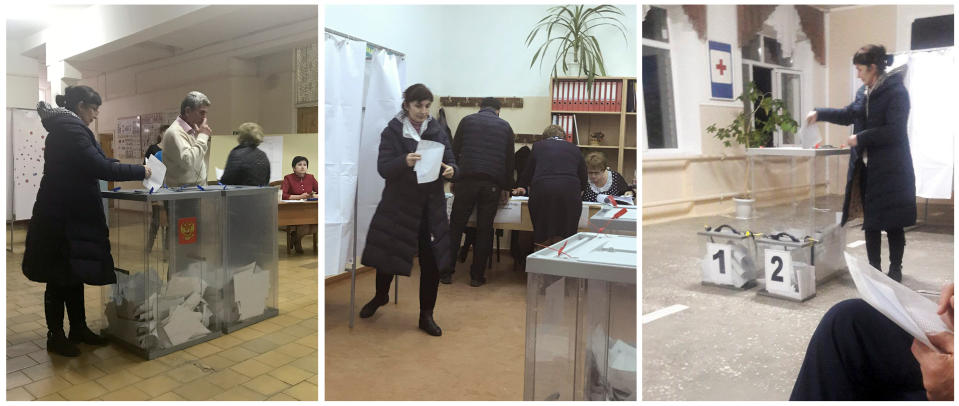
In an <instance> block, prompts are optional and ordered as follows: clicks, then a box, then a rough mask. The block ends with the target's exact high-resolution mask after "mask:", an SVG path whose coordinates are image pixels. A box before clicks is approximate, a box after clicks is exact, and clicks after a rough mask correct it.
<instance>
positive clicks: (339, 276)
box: [325, 266, 375, 285]
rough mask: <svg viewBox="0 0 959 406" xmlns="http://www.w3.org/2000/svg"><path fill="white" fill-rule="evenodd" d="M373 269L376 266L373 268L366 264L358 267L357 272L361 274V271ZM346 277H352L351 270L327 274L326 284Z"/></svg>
mask: <svg viewBox="0 0 959 406" xmlns="http://www.w3.org/2000/svg"><path fill="white" fill-rule="evenodd" d="M373 269H375V268H373V267H371V266H364V267H360V268H356V274H357V275H359V274H361V273H363V272H368V271H372V270H373ZM344 279H350V272H343V273H339V274H336V275H332V276H327V277H326V279H325V281H326V284H327V285H329V284H331V283H336V282H339V281H341V280H344Z"/></svg>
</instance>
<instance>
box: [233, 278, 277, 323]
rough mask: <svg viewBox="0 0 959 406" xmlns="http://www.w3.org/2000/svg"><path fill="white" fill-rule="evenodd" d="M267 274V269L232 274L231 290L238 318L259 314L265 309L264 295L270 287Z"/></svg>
mask: <svg viewBox="0 0 959 406" xmlns="http://www.w3.org/2000/svg"><path fill="white" fill-rule="evenodd" d="M269 276H270V273H269V272H268V271H260V272H254V270H248V271H244V272H239V273H236V274H233V291H234V292H235V293H234V295H235V297H236V303H237V307H238V308H239V313H240V320H246V319H248V318H250V317H253V316H259V315H261V314H263V311H264V310H266V296H267V294H268V293H269V289H270V278H269Z"/></svg>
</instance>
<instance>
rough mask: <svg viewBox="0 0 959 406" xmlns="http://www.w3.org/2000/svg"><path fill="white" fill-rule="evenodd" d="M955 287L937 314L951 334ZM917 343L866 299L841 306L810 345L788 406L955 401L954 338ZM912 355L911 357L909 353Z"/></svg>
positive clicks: (945, 294)
mask: <svg viewBox="0 0 959 406" xmlns="http://www.w3.org/2000/svg"><path fill="white" fill-rule="evenodd" d="M954 286H955V285H953V284H949V285H946V286H945V287H943V289H942V293H941V294H940V296H939V310H938V313H939V315H940V317H941V318H942V320H943V321H944V322H945V323H946V325H947V326H949V329H950V330H951V329H953V328H954V327H953V319H954V314H955V299H954ZM929 341H931V342H932V344H933V345H935V346H936V347H937V348H938V349H939V351H936V349H933V348H929V347H927V346H926V345H925V344H923V343H921V342H919V341H918V340H916V339H914V338H913V337H912V336H911V335H910V334H909V333H907V332H906V331H905V330H903V329H902V328H900V327H899V326H897V325H896V324H895V323H893V322H892V321H890V320H889V319H888V318H886V316H884V315H883V314H882V313H879V311H877V310H876V309H874V308H873V307H872V306H870V305H869V304H868V303H866V302H865V301H863V300H862V299H849V300H845V301H842V302H839V303H838V304H836V305H835V306H833V307H832V308H831V309H829V311H828V312H826V315H825V316H823V318H822V321H820V322H819V326H818V327H816V332H815V333H813V336H812V339H811V340H810V341H809V348H808V349H807V350H806V358H805V359H804V360H803V364H802V368H801V369H800V370H799V376H798V377H797V378H796V384H795V386H794V387H793V391H792V395H791V396H790V397H789V399H790V400H913V401H915V400H927V399H928V400H950V401H951V400H953V333H951V332H942V333H937V334H933V335H929ZM910 352H911V353H910Z"/></svg>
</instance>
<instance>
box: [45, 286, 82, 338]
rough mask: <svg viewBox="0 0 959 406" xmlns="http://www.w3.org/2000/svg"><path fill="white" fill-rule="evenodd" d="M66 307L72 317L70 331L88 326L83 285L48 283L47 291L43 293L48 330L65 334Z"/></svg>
mask: <svg viewBox="0 0 959 406" xmlns="http://www.w3.org/2000/svg"><path fill="white" fill-rule="evenodd" d="M64 305H66V308H67V315H68V316H69V317H70V330H73V329H74V328H82V327H84V326H86V325H87V314H86V309H85V308H84V307H83V284H76V285H58V284H56V283H48V284H47V290H46V291H44V292H43V313H44V316H46V319H47V330H49V331H50V332H53V333H63V308H64Z"/></svg>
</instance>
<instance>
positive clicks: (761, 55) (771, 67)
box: [742, 34, 802, 147]
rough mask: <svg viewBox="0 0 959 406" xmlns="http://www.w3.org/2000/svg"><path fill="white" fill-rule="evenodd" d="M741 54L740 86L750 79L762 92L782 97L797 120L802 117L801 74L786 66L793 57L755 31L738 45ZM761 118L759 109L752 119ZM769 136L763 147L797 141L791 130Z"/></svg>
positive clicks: (764, 116) (790, 63) (763, 117)
mask: <svg viewBox="0 0 959 406" xmlns="http://www.w3.org/2000/svg"><path fill="white" fill-rule="evenodd" d="M742 55H743V89H745V86H746V83H748V82H753V83H755V84H756V86H757V87H758V88H759V90H761V91H763V93H767V94H771V95H772V97H775V98H777V99H781V100H783V102H784V103H785V105H786V110H787V111H789V113H790V116H791V117H792V118H793V120H796V122H797V123H798V122H799V121H800V120H801V119H802V73H801V72H800V71H798V70H795V69H789V68H791V67H792V66H793V62H794V61H793V58H792V57H789V58H786V57H784V56H783V54H782V46H781V45H780V44H779V42H778V41H776V39H775V38H772V37H770V36H767V35H762V34H757V35H756V37H755V38H753V39H752V40H751V41H749V43H747V44H746V45H745V46H743V47H742ZM765 119H766V115H765V114H763V112H762V111H758V112H756V117H755V120H756V121H763V120H765ZM771 135H772V136H771V137H770V139H769V141H768V142H767V143H766V145H765V146H766V147H781V146H789V145H797V144H800V141H799V140H797V139H796V138H795V134H793V133H789V132H784V131H782V130H779V131H777V132H776V133H775V134H771Z"/></svg>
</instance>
